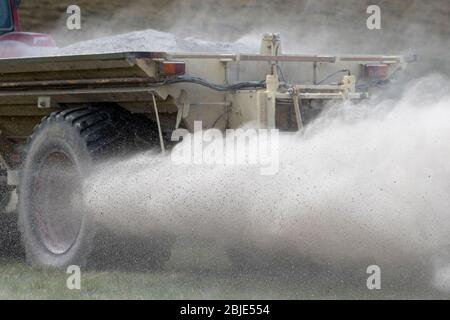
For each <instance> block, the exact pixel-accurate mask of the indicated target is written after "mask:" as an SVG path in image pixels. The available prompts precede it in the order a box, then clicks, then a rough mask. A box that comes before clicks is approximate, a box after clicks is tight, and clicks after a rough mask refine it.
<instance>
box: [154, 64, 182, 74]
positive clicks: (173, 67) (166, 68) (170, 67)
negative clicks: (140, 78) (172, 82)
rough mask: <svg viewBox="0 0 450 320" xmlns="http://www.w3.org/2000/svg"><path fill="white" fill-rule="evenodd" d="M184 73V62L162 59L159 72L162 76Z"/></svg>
mask: <svg viewBox="0 0 450 320" xmlns="http://www.w3.org/2000/svg"><path fill="white" fill-rule="evenodd" d="M185 73H186V65H185V63H184V62H173V61H164V62H162V63H161V64H160V68H159V74H160V75H162V76H179V75H184V74H185Z"/></svg>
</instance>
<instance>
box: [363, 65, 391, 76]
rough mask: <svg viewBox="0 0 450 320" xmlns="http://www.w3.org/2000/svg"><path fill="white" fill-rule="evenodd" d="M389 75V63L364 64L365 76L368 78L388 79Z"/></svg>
mask: <svg viewBox="0 0 450 320" xmlns="http://www.w3.org/2000/svg"><path fill="white" fill-rule="evenodd" d="M388 76H389V65H388V64H365V65H363V77H364V78H366V79H386V78H387V77H388Z"/></svg>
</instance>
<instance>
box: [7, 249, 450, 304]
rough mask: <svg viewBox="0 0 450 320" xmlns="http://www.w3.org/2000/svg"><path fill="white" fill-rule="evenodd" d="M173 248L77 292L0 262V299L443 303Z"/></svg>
mask: <svg viewBox="0 0 450 320" xmlns="http://www.w3.org/2000/svg"><path fill="white" fill-rule="evenodd" d="M200 246H201V245H199V246H190V247H186V246H184V247H183V246H178V247H177V248H176V249H175V251H174V253H173V258H172V260H171V261H170V262H169V265H168V266H167V268H166V269H165V270H163V271H158V272H135V271H123V270H122V271H118V270H114V268H112V269H111V270H109V271H106V270H104V271H88V272H82V283H81V286H82V288H81V290H80V291H70V290H68V289H67V287H66V280H67V277H68V275H67V274H65V273H64V272H63V271H51V270H46V271H40V270H34V269H31V268H30V267H28V266H27V265H26V264H24V263H23V261H21V260H17V259H8V258H3V259H1V260H0V299H158V300H159V299H430V298H436V299H444V298H446V296H445V295H443V294H441V293H438V292H436V291H433V290H432V289H430V288H427V287H426V286H420V285H417V284H412V283H409V284H408V283H405V282H402V283H399V282H387V281H386V282H384V283H383V287H382V290H379V291H369V290H368V289H367V288H366V282H365V279H366V275H365V273H364V272H365V270H364V269H362V268H361V269H358V268H355V269H353V270H352V271H351V272H349V271H346V270H341V271H342V272H337V271H336V270H334V271H333V273H329V272H326V271H323V272H321V273H316V272H302V271H301V270H283V269H280V270H271V271H265V272H262V271H257V270H255V271H247V272H242V271H236V270H235V269H233V268H232V267H231V265H230V263H229V262H228V260H227V258H226V257H225V255H224V254H223V252H221V251H220V249H219V248H218V247H213V246H209V247H205V246H203V247H200Z"/></svg>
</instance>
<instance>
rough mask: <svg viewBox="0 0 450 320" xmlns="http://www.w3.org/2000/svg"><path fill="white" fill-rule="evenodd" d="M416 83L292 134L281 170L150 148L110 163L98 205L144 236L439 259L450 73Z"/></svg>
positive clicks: (320, 256)
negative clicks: (163, 233) (176, 159)
mask: <svg viewBox="0 0 450 320" xmlns="http://www.w3.org/2000/svg"><path fill="white" fill-rule="evenodd" d="M405 87H406V88H407V89H406V90H405V91H404V92H403V94H402V95H401V97H400V98H399V99H398V100H390V99H380V101H381V102H378V103H377V104H374V103H366V104H357V105H352V104H346V105H344V106H339V108H338V107H337V106H330V108H329V110H328V111H327V112H325V113H324V114H323V115H322V116H321V117H320V118H319V119H318V120H316V121H315V122H314V123H312V124H311V125H310V126H309V127H308V128H306V130H305V132H304V133H303V135H300V134H294V135H283V136H281V137H280V144H279V154H280V170H279V172H278V174H276V175H274V176H262V175H261V174H260V170H259V169H260V168H258V167H257V166H252V165H237V166H230V165H215V166H214V165H179V164H175V163H173V162H172V161H171V159H170V157H168V156H166V157H164V156H160V155H157V154H155V153H154V152H149V153H147V154H143V155H140V156H138V157H136V158H133V159H131V160H127V161H123V162H119V163H115V164H111V165H108V166H105V167H104V169H101V170H100V169H99V171H97V173H96V174H95V175H93V176H92V177H91V178H90V179H89V181H88V185H87V188H86V201H87V204H88V205H89V206H90V208H91V209H93V211H95V212H96V213H97V215H98V219H99V221H100V222H101V223H102V224H106V225H107V226H108V227H110V228H111V229H114V230H116V231H119V232H126V233H132V234H135V235H145V234H148V233H151V232H152V231H153V230H155V229H157V228H158V229H159V228H163V229H165V230H169V231H171V232H173V233H174V234H176V235H178V236H181V237H183V236H189V235H196V236H197V237H203V238H204V239H214V240H215V241H218V242H220V243H223V245H224V246H225V247H226V246H229V245H231V244H233V243H245V244H246V245H248V244H251V245H254V246H256V247H259V248H264V246H271V247H273V246H274V244H275V245H278V246H280V248H281V247H283V248H289V249H290V250H291V251H292V252H294V253H295V254H296V255H299V256H304V257H308V258H309V259H311V260H312V261H314V262H317V263H341V262H356V261H363V260H368V259H369V260H371V261H376V262H377V263H402V261H403V262H404V261H411V259H413V261H414V259H422V258H424V257H425V258H427V259H431V258H432V257H435V256H436V255H437V254H439V253H440V252H442V251H441V250H443V249H444V248H445V247H446V246H447V245H448V244H450V238H449V236H448V230H449V227H450V216H449V215H448V208H450V196H449V190H450V164H449V162H448V159H449V157H450V144H449V143H448V137H449V136H450V122H449V121H448V119H449V118H450V104H449V103H450V102H449V101H450V82H449V79H447V78H445V77H443V76H439V75H430V76H428V77H424V78H421V79H419V80H415V81H412V82H410V83H408V84H407V85H406V86H405ZM182 143H186V142H182ZM430 261H431V260H430Z"/></svg>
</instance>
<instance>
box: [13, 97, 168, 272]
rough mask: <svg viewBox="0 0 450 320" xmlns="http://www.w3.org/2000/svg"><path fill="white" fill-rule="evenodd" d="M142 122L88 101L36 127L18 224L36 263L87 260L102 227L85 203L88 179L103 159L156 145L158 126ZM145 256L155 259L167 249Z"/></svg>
mask: <svg viewBox="0 0 450 320" xmlns="http://www.w3.org/2000/svg"><path fill="white" fill-rule="evenodd" d="M142 121H143V120H142V119H138V118H137V117H135V116H133V115H132V114H131V113H129V112H127V111H125V110H123V109H120V108H116V107H114V106H99V107H95V106H83V107H78V108H74V109H69V110H64V111H61V112H56V113H52V114H51V115H49V116H48V117H46V118H44V119H43V120H42V121H41V122H40V124H39V125H37V126H36V128H35V130H34V132H33V134H32V135H31V136H30V138H29V139H28V142H27V147H26V150H25V152H24V159H23V165H22V169H21V172H20V184H19V190H18V191H19V204H18V210H19V229H20V231H21V235H22V242H23V245H24V248H25V252H26V258H27V261H28V262H29V263H30V264H31V265H33V266H37V267H56V268H64V267H66V266H69V265H78V266H80V267H84V266H86V265H87V263H88V259H90V258H92V256H91V254H92V252H94V251H95V250H93V249H96V242H97V241H98V236H99V234H101V232H99V230H98V228H97V226H96V223H95V219H94V216H93V214H92V213H91V212H89V210H87V209H86V208H84V207H83V201H82V190H81V188H82V182H83V179H84V177H86V176H88V175H89V173H90V171H91V170H93V168H95V166H96V165H97V164H98V163H100V162H101V161H104V160H107V159H110V158H111V157H117V156H128V155H130V154H132V153H133V152H137V151H139V150H140V149H143V148H148V147H149V146H151V145H154V142H155V141H157V137H154V136H152V133H151V132H155V131H154V130H144V129H143V128H142V127H139V125H136V124H142ZM144 122H145V121H144ZM146 124H147V125H149V126H151V125H152V124H153V123H152V122H150V121H149V122H148V123H146ZM147 129H148V128H147ZM142 132H150V134H148V135H147V136H142V135H141V134H140V133H142ZM143 141H145V143H142V142H143ZM102 243H103V244H104V241H103V242H102ZM123 245H125V244H123ZM164 250H165V251H169V252H170V248H169V247H164ZM141 255H142V256H145V258H146V259H148V260H149V261H150V262H151V264H155V263H156V262H155V261H154V259H157V258H158V256H164V257H165V256H166V255H167V253H166V252H164V254H161V253H157V254H155V252H148V253H142V252H141ZM127 258H129V257H124V256H121V257H120V259H122V260H126V259H127ZM131 259H133V257H131ZM158 262H159V261H158Z"/></svg>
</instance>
